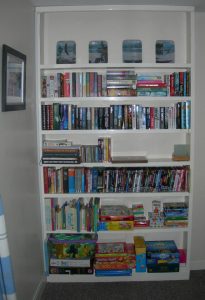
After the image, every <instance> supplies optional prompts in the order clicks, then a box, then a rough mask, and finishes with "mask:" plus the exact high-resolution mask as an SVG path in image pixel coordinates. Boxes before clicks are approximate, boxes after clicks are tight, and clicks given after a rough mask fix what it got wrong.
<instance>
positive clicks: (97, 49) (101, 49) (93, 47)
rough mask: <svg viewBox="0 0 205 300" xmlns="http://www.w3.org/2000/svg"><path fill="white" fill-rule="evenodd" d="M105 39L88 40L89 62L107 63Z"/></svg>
mask: <svg viewBox="0 0 205 300" xmlns="http://www.w3.org/2000/svg"><path fill="white" fill-rule="evenodd" d="M107 48H108V47H107V41H90V42H89V63H90V64H92V63H94V64H97V63H107V62H108V49H107Z"/></svg>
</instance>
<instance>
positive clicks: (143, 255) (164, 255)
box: [46, 233, 189, 282]
mask: <svg viewBox="0 0 205 300" xmlns="http://www.w3.org/2000/svg"><path fill="white" fill-rule="evenodd" d="M169 237H171V236H169ZM159 238H160V236H159ZM46 244H47V247H46V251H47V253H46V257H47V266H48V267H47V273H48V274H49V275H48V277H47V280H48V281H50V282H52V281H53V282H54V281H56V282H60V281H62V282H63V281H66V279H67V281H71V282H72V281H73V282H74V281H83V282H89V281H94V282H95V281H99V282H100V281H135V280H136V281H142V280H171V279H173V280H177V279H188V278H189V269H188V264H187V259H186V249H185V245H186V244H184V245H183V244H181V243H180V244H179V245H177V244H178V242H175V241H174V239H163V240H162V239H158V240H149V239H147V238H146V239H145V238H144V236H133V238H132V241H131V242H130V241H129V242H126V241H122V240H121V241H119V240H118V241H113V240H111V239H110V240H109V241H101V240H99V239H98V235H97V233H85V234H83V233H81V234H60V233H56V234H49V235H48V236H47V242H46ZM181 246H182V247H184V248H181ZM179 247H180V248H179ZM91 278H92V279H91Z"/></svg>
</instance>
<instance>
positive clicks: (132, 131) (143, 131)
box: [41, 129, 191, 135]
mask: <svg viewBox="0 0 205 300" xmlns="http://www.w3.org/2000/svg"><path fill="white" fill-rule="evenodd" d="M41 132H42V134H46V135H56V134H57V135H62V134H68V133H69V135H77V134H82V133H83V134H84V135H91V134H92V135H96V134H97V135H102V134H103V135H111V134H114V135H115V134H120V135H121V134H125V135H127V134H135V135H136V134H159V133H162V134H165V133H166V134H169V133H170V134H171V133H174V134H190V133H191V130H190V129H136V130H135V129H106V130H104V129H91V130H89V129H84V130H78V129H75V130H42V131H41Z"/></svg>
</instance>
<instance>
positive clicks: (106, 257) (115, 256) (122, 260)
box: [94, 242, 136, 276]
mask: <svg viewBox="0 0 205 300" xmlns="http://www.w3.org/2000/svg"><path fill="white" fill-rule="evenodd" d="M135 265H136V258H135V250H134V244H127V243H125V242H107V243H97V247H96V254H95V262H94V268H95V275H96V276H126V275H128V276H130V275H132V269H133V268H135Z"/></svg>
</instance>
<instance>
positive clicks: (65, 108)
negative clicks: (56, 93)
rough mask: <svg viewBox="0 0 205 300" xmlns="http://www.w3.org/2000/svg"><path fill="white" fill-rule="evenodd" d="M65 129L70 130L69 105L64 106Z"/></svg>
mask: <svg viewBox="0 0 205 300" xmlns="http://www.w3.org/2000/svg"><path fill="white" fill-rule="evenodd" d="M63 129H64V130H67V129H68V104H63Z"/></svg>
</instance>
